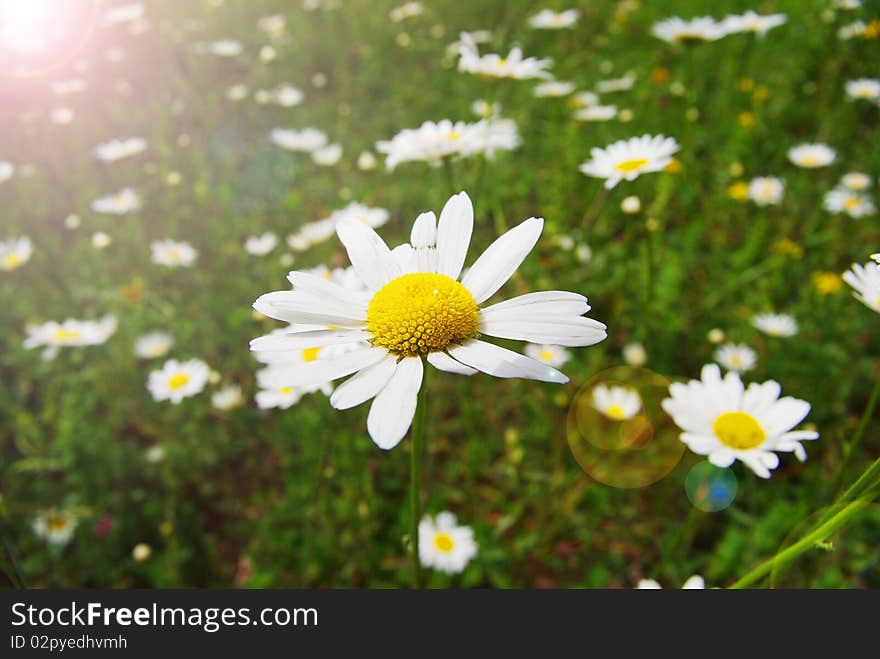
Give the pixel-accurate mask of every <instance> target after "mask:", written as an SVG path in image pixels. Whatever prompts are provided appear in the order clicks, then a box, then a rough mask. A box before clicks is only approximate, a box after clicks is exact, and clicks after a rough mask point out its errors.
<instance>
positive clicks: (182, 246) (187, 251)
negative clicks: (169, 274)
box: [150, 240, 199, 268]
mask: <svg viewBox="0 0 880 659" xmlns="http://www.w3.org/2000/svg"><path fill="white" fill-rule="evenodd" d="M150 251H151V252H152V259H153V263H156V264H158V265H164V266H168V267H169V268H180V267H184V268H187V267H189V266H191V265H192V264H193V263H195V261H196V258H198V256H199V253H198V251H197V250H196V249H195V248H194V247H193V246H192V245H190V244H189V243H186V242H182V241H177V240H154V241H153V242H152V243H151V244H150Z"/></svg>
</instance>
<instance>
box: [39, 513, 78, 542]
mask: <svg viewBox="0 0 880 659" xmlns="http://www.w3.org/2000/svg"><path fill="white" fill-rule="evenodd" d="M78 523H79V520H78V519H77V517H76V516H75V515H74V514H73V513H72V512H70V511H67V510H60V509H58V508H50V509H48V510H44V511H42V512H40V513H38V514H37V516H36V517H35V518H34V523H33V529H34V533H36V534H37V535H38V536H39V537H40V538H42V539H43V540H45V541H46V542H48V543H49V544H50V545H56V546H59V547H63V546H64V545H66V544H67V543H68V542H70V541H71V539H72V538H73V533H74V531H76V526H77V524H78Z"/></svg>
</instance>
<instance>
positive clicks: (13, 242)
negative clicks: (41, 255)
mask: <svg viewBox="0 0 880 659" xmlns="http://www.w3.org/2000/svg"><path fill="white" fill-rule="evenodd" d="M33 253H34V248H33V244H32V243H31V239H30V238H28V237H27V236H22V237H20V238H10V239H9V240H3V241H0V270H3V271H4V272H10V271H11V270H15V269H16V268H20V267H21V266H23V265H24V264H25V263H27V262H28V261H30V259H31V255H32V254H33Z"/></svg>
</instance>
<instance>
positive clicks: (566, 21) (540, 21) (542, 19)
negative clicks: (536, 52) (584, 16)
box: [528, 9, 580, 30]
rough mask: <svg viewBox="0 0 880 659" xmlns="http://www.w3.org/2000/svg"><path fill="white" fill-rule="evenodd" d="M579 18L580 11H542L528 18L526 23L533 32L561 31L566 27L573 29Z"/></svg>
mask: <svg viewBox="0 0 880 659" xmlns="http://www.w3.org/2000/svg"><path fill="white" fill-rule="evenodd" d="M579 16H580V11H578V10H577V9H566V10H564V11H553V10H552V9H542V10H541V11H539V12H538V13H537V14H535V15H534V16H530V17H529V21H528V22H529V27H531V28H533V29H535V30H562V29H564V28H567V27H574V24H575V23H577V21H578V17H579Z"/></svg>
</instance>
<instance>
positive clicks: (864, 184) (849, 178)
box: [840, 172, 871, 192]
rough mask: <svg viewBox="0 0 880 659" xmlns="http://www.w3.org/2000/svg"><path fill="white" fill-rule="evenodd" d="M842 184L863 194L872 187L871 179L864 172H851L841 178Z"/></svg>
mask: <svg viewBox="0 0 880 659" xmlns="http://www.w3.org/2000/svg"><path fill="white" fill-rule="evenodd" d="M840 184H841V185H842V186H843V187H845V188H849V189H850V190H855V191H856V192H863V191H865V190H867V189H868V188H870V187H871V177H870V176H868V175H867V174H863V173H862V172H849V173H848V174H844V175H843V176H842V177H841V179H840Z"/></svg>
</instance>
